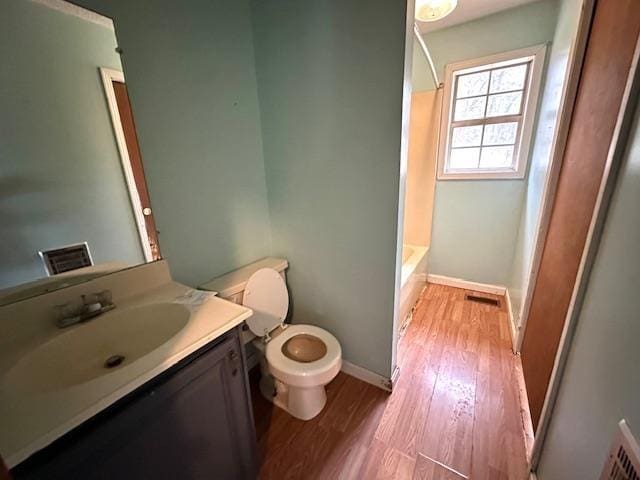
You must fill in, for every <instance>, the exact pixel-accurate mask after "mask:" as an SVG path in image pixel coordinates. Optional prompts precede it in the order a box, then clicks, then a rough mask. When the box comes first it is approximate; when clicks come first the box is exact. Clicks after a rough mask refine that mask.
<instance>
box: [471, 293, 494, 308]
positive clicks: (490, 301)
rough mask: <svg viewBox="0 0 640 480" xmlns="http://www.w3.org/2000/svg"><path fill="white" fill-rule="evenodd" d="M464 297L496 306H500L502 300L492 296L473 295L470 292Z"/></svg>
mask: <svg viewBox="0 0 640 480" xmlns="http://www.w3.org/2000/svg"><path fill="white" fill-rule="evenodd" d="M464 299H465V300H468V301H470V302H479V303H484V304H487V305H492V306H494V307H499V306H500V300H497V299H495V298H490V297H480V296H479V295H472V294H470V293H467V294H466V295H465V296H464Z"/></svg>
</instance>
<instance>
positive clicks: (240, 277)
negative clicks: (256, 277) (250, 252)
mask: <svg viewBox="0 0 640 480" xmlns="http://www.w3.org/2000/svg"><path fill="white" fill-rule="evenodd" d="M288 266H289V262H287V260H286V259H284V258H278V257H265V258H261V259H260V260H258V261H256V262H253V263H250V264H249V265H245V266H244V267H240V268H238V269H237V270H232V271H230V272H227V273H225V274H224V275H221V276H219V277H216V278H213V279H211V280H209V281H208V282H206V283H203V284H202V285H200V287H199V288H200V289H201V290H208V291H212V292H218V296H219V297H220V298H228V297H230V296H231V295H235V294H237V293H240V292H242V291H243V290H244V288H245V285H246V284H247V282H248V281H249V278H250V277H251V275H253V274H254V273H256V272H257V271H258V270H260V269H261V268H272V269H274V270H276V271H277V272H283V271H284V270H285V269H286V268H287V267H288Z"/></svg>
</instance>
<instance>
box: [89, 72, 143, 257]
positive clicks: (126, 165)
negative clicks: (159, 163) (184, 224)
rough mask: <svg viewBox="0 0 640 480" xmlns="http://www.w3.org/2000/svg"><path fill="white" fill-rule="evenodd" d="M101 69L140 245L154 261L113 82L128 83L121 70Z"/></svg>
mask: <svg viewBox="0 0 640 480" xmlns="http://www.w3.org/2000/svg"><path fill="white" fill-rule="evenodd" d="M99 70H100V77H101V78H102V85H103V87H104V94H105V96H106V97H107V105H108V106H109V113H110V114H111V124H112V125H113V133H114V134H115V137H116V144H117V145H118V152H120V163H121V164H122V172H123V173H124V178H125V182H126V184H127V190H128V191H129V200H130V201H131V208H132V209H133V216H134V218H135V221H136V228H137V230H138V236H139V237H140V245H141V246H142V252H143V254H144V259H145V261H147V262H151V261H153V254H152V252H151V245H149V235H148V232H147V226H146V224H145V220H144V215H143V214H142V204H141V203H140V196H139V195H138V189H137V187H136V181H135V178H134V176H133V169H132V168H131V160H130V158H129V149H128V148H127V142H126V139H125V136H124V129H123V128H122V121H121V120H120V111H119V110H118V103H117V102H116V92H115V91H114V89H113V82H121V83H126V82H125V81H124V73H123V72H121V71H120V70H114V69H112V68H106V67H100V68H99Z"/></svg>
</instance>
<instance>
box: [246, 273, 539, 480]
mask: <svg viewBox="0 0 640 480" xmlns="http://www.w3.org/2000/svg"><path fill="white" fill-rule="evenodd" d="M465 293H469V292H468V291H466V290H462V289H457V288H452V287H447V286H443V285H432V284H429V285H428V286H427V288H426V289H425V291H424V292H423V293H422V296H421V298H420V300H419V302H418V305H417V308H416V310H415V313H414V317H413V321H412V322H411V324H410V325H409V327H408V328H407V331H406V333H405V335H404V337H403V338H402V340H401V341H400V344H399V349H398V361H399V365H400V368H401V371H400V372H401V374H400V378H399V380H398V383H397V385H396V387H395V388H394V391H393V393H392V394H388V393H387V392H384V391H382V390H380V389H378V388H376V387H374V386H372V385H369V384H367V383H364V382H362V381H360V380H357V379H355V378H353V377H350V376H347V375H345V374H343V373H340V374H339V375H338V376H337V377H336V379H335V380H334V381H333V382H331V384H329V385H328V386H327V397H328V401H327V406H326V407H325V409H324V410H323V412H322V413H321V414H320V415H318V416H317V417H316V418H314V419H313V420H310V421H308V422H303V421H300V420H296V419H294V418H292V417H291V416H289V415H288V414H287V413H285V412H284V411H282V410H280V409H278V408H277V407H274V406H273V405H272V404H271V403H269V402H268V401H266V400H265V399H264V398H262V397H261V396H260V394H259V392H258V389H257V385H256V383H255V379H253V381H252V396H253V405H254V413H255V418H256V431H257V435H258V444H259V449H260V452H261V456H262V466H261V471H260V478H261V479H263V480H266V479H278V480H280V479H367V480H368V479H378V478H380V479H383V478H384V479H425V480H426V479H444V480H459V479H461V478H472V479H474V480H476V479H478V480H485V479H486V480H489V479H490V480H500V479H514V480H522V479H525V478H527V475H526V460H525V443H524V434H523V428H522V420H521V416H520V399H519V390H518V381H517V377H516V368H515V366H516V361H517V357H515V356H514V355H513V353H512V352H511V339H510V334H509V325H508V318H507V310H506V305H505V304H504V299H503V298H501V306H500V307H496V306H491V305H486V304H481V303H477V302H471V301H466V300H465V298H464V295H465ZM480 295H484V296H489V295H485V294H480ZM493 298H498V297H493Z"/></svg>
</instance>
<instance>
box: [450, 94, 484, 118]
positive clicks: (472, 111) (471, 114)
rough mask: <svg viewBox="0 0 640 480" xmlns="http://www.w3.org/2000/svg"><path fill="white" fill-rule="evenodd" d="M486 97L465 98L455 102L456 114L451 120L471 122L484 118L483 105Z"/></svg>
mask: <svg viewBox="0 0 640 480" xmlns="http://www.w3.org/2000/svg"><path fill="white" fill-rule="evenodd" d="M486 101H487V97H477V98H467V99H465V100H456V112H455V114H454V116H453V119H454V120H455V121H456V122H457V121H459V120H472V119H474V118H482V117H484V105H485V102H486Z"/></svg>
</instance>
